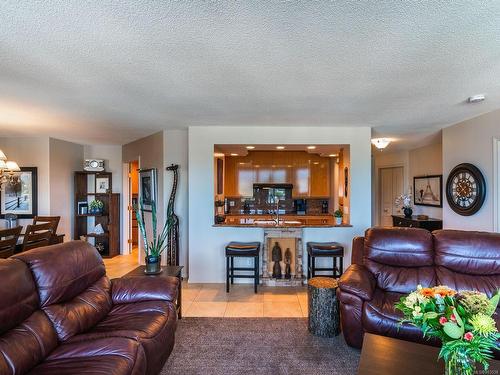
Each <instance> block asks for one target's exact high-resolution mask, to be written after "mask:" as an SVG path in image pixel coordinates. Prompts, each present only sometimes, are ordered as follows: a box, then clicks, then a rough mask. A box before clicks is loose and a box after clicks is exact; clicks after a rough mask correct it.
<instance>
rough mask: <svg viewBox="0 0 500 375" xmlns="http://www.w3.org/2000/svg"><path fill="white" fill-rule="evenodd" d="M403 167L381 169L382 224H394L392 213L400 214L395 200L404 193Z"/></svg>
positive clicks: (385, 225)
mask: <svg viewBox="0 0 500 375" xmlns="http://www.w3.org/2000/svg"><path fill="white" fill-rule="evenodd" d="M403 190H404V183H403V167H394V168H382V169H380V216H379V217H380V225H381V226H383V227H391V226H392V215H400V214H401V209H400V208H398V207H396V204H395V201H396V198H397V197H398V196H400V195H401V194H403Z"/></svg>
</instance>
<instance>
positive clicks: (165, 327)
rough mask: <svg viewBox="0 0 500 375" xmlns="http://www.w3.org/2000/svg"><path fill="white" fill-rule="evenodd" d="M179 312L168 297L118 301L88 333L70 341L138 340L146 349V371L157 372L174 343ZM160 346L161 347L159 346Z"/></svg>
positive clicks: (149, 372)
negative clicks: (99, 339)
mask: <svg viewBox="0 0 500 375" xmlns="http://www.w3.org/2000/svg"><path fill="white" fill-rule="evenodd" d="M176 326H177V313H176V310H175V305H174V304H173V303H172V302H167V301H146V302H135V303H127V304H122V305H115V306H113V309H112V310H111V311H110V313H109V314H108V315H107V316H106V318H104V320H102V321H101V322H99V323H98V324H97V325H96V326H95V327H93V328H92V329H91V330H90V331H88V332H87V333H83V334H80V335H76V336H74V337H73V338H72V339H71V340H70V342H78V341H86V340H89V339H95V338H102V337H126V338H131V339H134V340H137V341H138V342H139V343H140V344H141V345H142V347H143V349H144V352H145V353H146V358H147V359H148V361H147V374H158V373H159V372H160V371H161V368H162V367H163V364H164V362H165V361H166V359H167V358H168V356H169V355H170V352H171V351H172V349H173V347H174V337H175V329H176ZM158 348H161V350H158Z"/></svg>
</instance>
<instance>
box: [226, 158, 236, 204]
mask: <svg viewBox="0 0 500 375" xmlns="http://www.w3.org/2000/svg"><path fill="white" fill-rule="evenodd" d="M236 174H237V173H236V161H235V158H234V157H225V158H224V195H225V196H226V197H237V196H238V189H237V185H236Z"/></svg>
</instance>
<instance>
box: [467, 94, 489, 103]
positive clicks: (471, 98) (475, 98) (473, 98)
mask: <svg viewBox="0 0 500 375" xmlns="http://www.w3.org/2000/svg"><path fill="white" fill-rule="evenodd" d="M484 99H486V96H484V95H483V94H478V95H472V96H469V97H468V98H467V103H480V102H482V101H483V100H484Z"/></svg>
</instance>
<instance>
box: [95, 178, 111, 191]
mask: <svg viewBox="0 0 500 375" xmlns="http://www.w3.org/2000/svg"><path fill="white" fill-rule="evenodd" d="M108 191H109V177H96V179H95V192H96V193H97V194H105V193H107V192H108Z"/></svg>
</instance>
